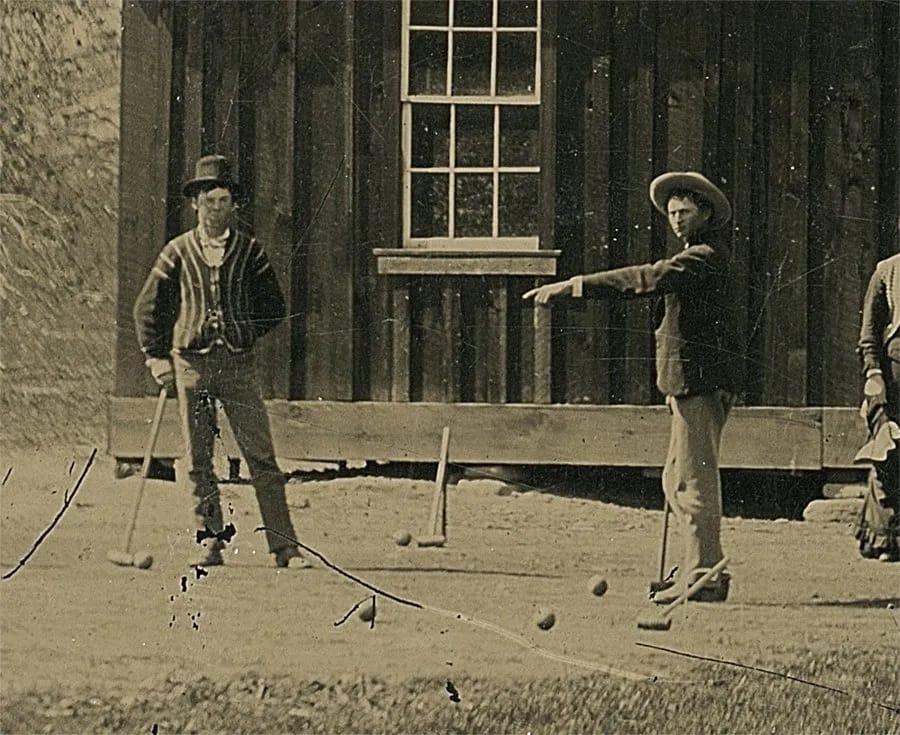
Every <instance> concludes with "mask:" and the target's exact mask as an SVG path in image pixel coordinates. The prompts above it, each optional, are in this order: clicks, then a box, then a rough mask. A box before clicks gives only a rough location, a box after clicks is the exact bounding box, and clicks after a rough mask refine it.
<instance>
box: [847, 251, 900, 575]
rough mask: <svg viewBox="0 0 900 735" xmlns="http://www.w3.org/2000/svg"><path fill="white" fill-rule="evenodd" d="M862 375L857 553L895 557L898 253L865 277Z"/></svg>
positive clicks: (899, 496) (899, 553)
mask: <svg viewBox="0 0 900 735" xmlns="http://www.w3.org/2000/svg"><path fill="white" fill-rule="evenodd" d="M857 352H858V353H859V356H860V360H861V362H862V370H863V374H864V378H865V383H864V386H863V404H862V411H861V412H862V414H863V417H864V418H865V419H866V424H867V425H868V428H869V441H868V442H866V445H865V446H864V447H862V448H861V449H860V451H859V453H858V454H857V457H856V459H857V461H863V462H868V463H871V466H872V469H871V471H870V472H869V482H868V487H867V491H866V498H865V501H864V504H863V510H862V513H861V514H860V517H859V521H858V523H857V527H856V537H857V539H859V550H860V553H861V554H862V555H863V556H864V557H866V558H877V559H880V560H881V561H889V562H891V561H893V562H895V561H898V560H900V458H898V454H900V452H898V451H897V449H896V446H895V442H896V440H897V439H898V438H900V426H898V424H900V254H898V255H893V256H891V257H890V258H887V259H886V260H882V261H881V262H880V263H878V265H877V266H876V267H875V272H874V273H873V274H872V277H871V278H870V279H869V286H868V288H867V289H866V295H865V299H864V300H863V313H862V323H861V326H860V330H859V344H858V346H857Z"/></svg>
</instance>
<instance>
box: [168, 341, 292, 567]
mask: <svg viewBox="0 0 900 735" xmlns="http://www.w3.org/2000/svg"><path fill="white" fill-rule="evenodd" d="M172 362H173V365H174V368H175V386H176V388H177V390H178V406H179V411H180V414H181V426H182V433H183V435H184V441H185V446H186V449H187V451H186V455H185V459H186V461H187V467H186V470H187V471H186V473H185V474H186V478H185V480H184V482H185V484H187V486H188V488H189V489H190V493H191V497H192V498H193V501H194V515H195V520H196V522H197V524H198V525H199V526H201V527H208V528H209V529H210V530H212V531H215V532H220V531H221V530H222V529H223V527H224V521H223V517H222V504H221V500H220V498H219V487H218V483H217V481H216V476H215V473H214V471H213V449H214V445H215V440H216V437H217V436H218V426H217V423H216V400H218V401H220V402H221V403H222V407H223V408H224V409H225V415H226V416H227V417H228V421H229V423H230V424H231V428H232V431H233V432H234V437H235V439H236V440H237V443H238V447H239V448H240V450H241V454H242V455H243V457H244V459H245V460H246V462H247V467H248V468H249V470H250V477H251V481H252V482H253V487H254V489H255V490H256V500H257V503H258V504H259V510H260V514H261V515H262V522H263V525H264V526H265V527H266V528H269V529H273V530H275V531H277V532H279V533H281V534H284V535H285V536H288V537H289V538H296V534H295V531H294V526H293V524H292V523H291V516H290V512H289V511H288V507H287V500H286V498H285V492H284V474H283V473H282V472H281V470H280V469H279V468H278V465H277V463H276V462H275V450H274V448H273V445H272V434H271V431H270V429H269V418H268V415H267V414H266V408H265V405H264V404H263V401H262V397H261V396H260V393H259V387H258V384H257V379H256V362H255V359H254V356H253V355H252V354H251V353H239V354H235V353H232V352H230V351H229V350H228V349H227V348H225V347H215V348H213V350H212V352H209V353H206V354H190V355H188V354H174V353H173V355H172ZM266 540H267V542H268V545H269V551H272V552H274V551H277V550H279V549H281V548H284V547H286V546H293V545H294V544H293V543H292V542H291V541H289V540H287V539H285V538H283V537H282V536H280V535H278V534H276V533H270V532H267V533H266Z"/></svg>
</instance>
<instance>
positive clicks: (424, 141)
mask: <svg viewBox="0 0 900 735" xmlns="http://www.w3.org/2000/svg"><path fill="white" fill-rule="evenodd" d="M449 165H450V106H449V105H413V106H412V167H413V168H431V167H434V166H449Z"/></svg>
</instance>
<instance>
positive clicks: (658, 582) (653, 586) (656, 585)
mask: <svg viewBox="0 0 900 735" xmlns="http://www.w3.org/2000/svg"><path fill="white" fill-rule="evenodd" d="M664 502H665V506H666V507H665V509H664V510H663V526H662V538H661V539H660V542H659V576H658V577H657V578H656V579H655V580H654V581H653V582H651V583H650V594H651V595H652V594H655V593H656V592H662V591H663V590H667V589H669V587H671V586H672V585H673V584H675V582H674V581H673V580H672V579H670V578H669V575H668V574H667V573H666V547H667V546H668V542H669V514H670V513H671V512H672V508H671V506H670V505H669V499H668V498H665V499H664Z"/></svg>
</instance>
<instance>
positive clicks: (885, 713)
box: [0, 650, 900, 734]
mask: <svg viewBox="0 0 900 735" xmlns="http://www.w3.org/2000/svg"><path fill="white" fill-rule="evenodd" d="M771 668H773V669H775V668H777V667H775V666H772V667H771ZM790 674H791V676H793V677H795V678H798V679H806V680H809V681H811V682H815V683H818V684H819V685H821V686H818V687H816V686H811V685H809V684H806V683H801V682H797V681H791V680H788V679H786V678H783V677H775V676H772V675H769V674H765V673H762V672H759V671H751V670H740V669H735V668H732V667H730V666H726V665H722V664H714V663H703V664H700V665H698V666H696V667H695V668H694V669H692V671H691V672H690V676H689V678H688V679H687V680H686V681H684V682H673V681H648V682H641V683H630V682H623V681H621V680H619V679H609V678H606V677H602V676H572V677H567V678H553V679H538V680H523V681H521V682H518V681H498V680H495V679H489V678H468V677H466V678H462V679H460V680H457V681H454V682H453V686H454V687H455V689H456V690H457V691H458V692H459V695H460V701H459V702H453V701H451V698H450V696H449V694H448V692H447V688H446V687H447V682H446V681H444V680H436V679H411V680H407V681H403V682H388V681H385V680H380V679H373V678H368V677H355V678H352V679H346V678H345V679H337V680H332V681H295V680H292V679H289V678H285V679H282V680H278V681H265V680H263V679H262V678H260V677H258V676H256V675H253V674H248V675H246V676H244V677H242V678H240V679H237V680H233V681H223V682H216V681H212V680H210V679H208V678H205V677H203V678H198V679H189V680H178V679H176V678H174V677H168V678H166V679H165V680H164V681H162V682H158V683H157V684H155V685H152V686H151V687H149V688H144V689H141V690H140V691H136V692H133V693H125V694H121V693H120V694H116V695H111V694H109V693H105V692H97V691H90V689H88V688H82V689H80V690H78V691H70V692H67V693H65V694H63V693H41V694H38V693H29V694H25V695H20V696H18V697H16V698H15V699H13V700H11V701H7V702H5V703H4V707H3V711H2V715H0V717H2V729H3V732H9V733H17V732H106V731H117V732H144V733H146V732H159V733H167V732H179V733H190V732H222V733H226V732H227V733H231V734H236V733H259V732H304V733H338V732H356V733H372V734H376V733H386V734H387V733H427V732H441V733H466V732H479V733H525V732H532V733H549V732H554V733H555V732H566V733H649V732H656V733H658V732H692V733H693V732H709V731H715V732H717V733H823V732H848V733H849V732H855V733H890V732H900V701H896V699H895V701H893V703H890V701H889V700H890V697H891V696H895V695H896V689H895V686H896V674H897V662H896V654H895V652H894V651H887V650H885V651H857V652H856V653H854V654H853V655H852V656H850V657H847V656H844V657H841V658H840V660H838V659H837V658H835V657H827V658H826V657H821V656H818V657H813V656H808V657H804V658H802V659H801V660H800V661H798V663H797V666H796V667H794V668H793V669H792V671H791V672H790ZM823 687H828V689H825V688H823ZM888 707H893V711H891V710H890V709H888ZM154 727H155V728H156V730H154V729H153V728H154Z"/></svg>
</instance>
